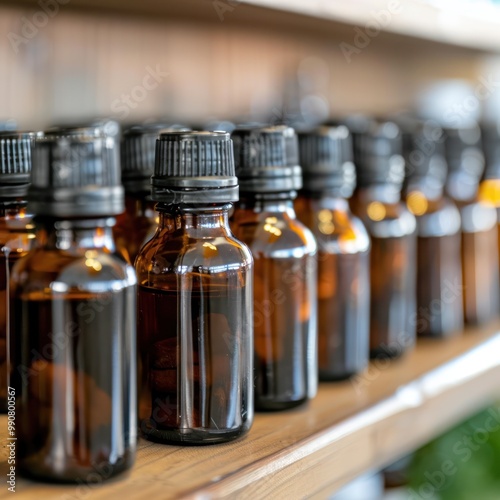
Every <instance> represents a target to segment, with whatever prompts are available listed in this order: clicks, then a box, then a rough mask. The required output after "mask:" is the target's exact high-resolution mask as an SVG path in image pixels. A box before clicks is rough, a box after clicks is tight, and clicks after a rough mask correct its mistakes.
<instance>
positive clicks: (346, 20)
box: [0, 0, 500, 52]
mask: <svg viewBox="0 0 500 500" xmlns="http://www.w3.org/2000/svg"><path fill="white" fill-rule="evenodd" d="M12 3H13V4H14V5H15V6H17V7H19V6H20V5H21V4H22V3H24V4H25V5H31V6H33V8H36V9H39V8H40V6H39V5H38V2H37V1H36V0H15V1H14V0H0V4H12ZM74 8H78V9H93V10H101V11H108V12H112V13H117V12H123V13H133V14H134V15H137V14H139V15H147V16H155V17H158V16H163V17H168V18H174V17H178V16H181V17H183V18H184V19H191V20H196V19H204V20H207V21H212V22H214V23H220V22H225V23H226V22H227V23H233V22H241V23H245V24H249V25H252V26H255V27H256V28H261V27H263V26H269V25H271V26H285V27H288V28H291V29H298V28H303V29H305V30H308V31H310V32H311V31H313V32H321V33H327V34H328V33H332V32H335V36H336V38H337V39H338V38H340V39H342V40H344V41H345V42H346V43H350V44H353V45H355V44H356V42H355V40H354V36H355V34H356V33H355V31H354V30H353V28H352V27H353V26H359V27H361V29H362V30H363V31H365V32H366V33H367V36H368V37H369V38H368V39H369V40H370V39H372V38H374V37H376V36H378V30H380V31H381V32H383V33H392V34H396V35H399V36H403V37H406V38H408V39H409V40H413V41H416V42H417V43H418V41H420V42H422V41H424V40H426V41H432V42H438V43H441V44H447V45H451V46H456V47H465V48H469V49H473V50H481V51H488V52H499V51H500V5H496V6H495V5H493V4H492V3H489V2H488V3H487V2H486V1H485V2H471V1H467V0H183V1H182V2H180V1H178V0H141V1H140V2H137V1H136V0H71V2H69V3H68V4H67V5H66V3H64V4H63V5H61V9H74ZM332 28H333V29H332ZM361 44H363V42H361Z"/></svg>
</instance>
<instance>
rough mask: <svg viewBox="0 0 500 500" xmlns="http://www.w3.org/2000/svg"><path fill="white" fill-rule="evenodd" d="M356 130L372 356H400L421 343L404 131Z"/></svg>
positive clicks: (356, 204)
mask: <svg viewBox="0 0 500 500" xmlns="http://www.w3.org/2000/svg"><path fill="white" fill-rule="evenodd" d="M350 126H351V127H352V131H353V146H354V163H355V165H356V173H357V188H356V190H355V192H354V196H353V198H352V199H351V207H352V210H353V212H354V213H355V214H356V215H357V216H359V217H360V218H361V220H362V221H363V222H364V224H365V226H366V228H367V229H368V232H369V234H370V236H371V240H372V250H371V257H370V262H371V264H370V271H371V272H370V275H371V306H370V352H371V355H372V357H397V356H399V355H401V354H403V353H404V352H406V351H407V350H408V349H410V348H411V347H412V346H413V345H414V343H415V338H416V325H415V321H414V317H415V316H414V315H415V311H416V281H415V280H416V264H417V261H416V255H415V254H416V221H415V217H414V216H413V214H412V213H410V212H409V210H408V209H407V208H406V206H405V204H404V203H403V202H402V201H401V188H402V184H403V179H404V160H403V157H402V156H401V154H402V137H401V131H400V129H399V127H398V126H397V125H396V124H395V123H392V122H376V121H372V120H366V121H362V122H360V123H352V124H351V125H350Z"/></svg>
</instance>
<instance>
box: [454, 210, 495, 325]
mask: <svg viewBox="0 0 500 500" xmlns="http://www.w3.org/2000/svg"><path fill="white" fill-rule="evenodd" d="M459 209H460V215H461V218H462V274H463V285H462V287H463V301H464V302H463V305H464V319H465V322H466V323H469V324H476V325H480V324H484V323H487V322H488V321H491V320H492V319H493V318H495V317H497V316H498V313H499V306H500V297H499V269H498V259H499V258H498V254H499V250H498V241H499V240H498V225H497V211H496V209H495V208H493V207H491V206H488V205H485V204H483V203H480V202H471V203H460V204H459Z"/></svg>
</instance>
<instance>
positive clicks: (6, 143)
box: [0, 132, 36, 198]
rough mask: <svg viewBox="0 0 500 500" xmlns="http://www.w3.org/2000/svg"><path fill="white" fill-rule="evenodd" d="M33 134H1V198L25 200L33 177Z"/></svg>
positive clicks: (34, 135)
mask: <svg viewBox="0 0 500 500" xmlns="http://www.w3.org/2000/svg"><path fill="white" fill-rule="evenodd" d="M35 137H36V134H35V133H33V132H0V198H25V197H26V194H27V192H28V186H29V183H30V175H31V149H32V146H33V141H34V139H35Z"/></svg>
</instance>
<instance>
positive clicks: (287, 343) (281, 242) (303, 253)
mask: <svg viewBox="0 0 500 500" xmlns="http://www.w3.org/2000/svg"><path fill="white" fill-rule="evenodd" d="M231 224H232V228H233V230H234V233H235V235H236V237H237V238H239V239H241V240H242V241H243V242H245V243H246V244H247V245H248V246H249V247H250V250H251V251H252V255H253V257H254V263H255V264H254V297H253V301H254V366H255V408H256V409H257V410H264V411H265V410H282V409H286V408H292V407H294V406H298V405H300V404H302V403H304V402H305V401H307V400H308V399H311V398H313V397H314V396H315V394H316V391H317V378H318V375H317V327H316V321H317V320H316V318H317V300H316V286H317V285H316V281H317V279H316V242H315V239H314V237H313V235H312V234H311V232H310V231H309V229H307V228H306V227H305V226H304V225H303V224H302V223H301V222H299V221H298V220H297V219H296V216H295V211H294V209H293V204H292V200H291V199H290V198H289V197H288V195H285V196H284V199H282V200H280V199H276V195H260V196H259V198H258V199H255V198H252V199H245V200H243V201H241V202H240V203H239V205H238V206H237V207H236V210H235V212H234V215H233V218H232V221H231Z"/></svg>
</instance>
